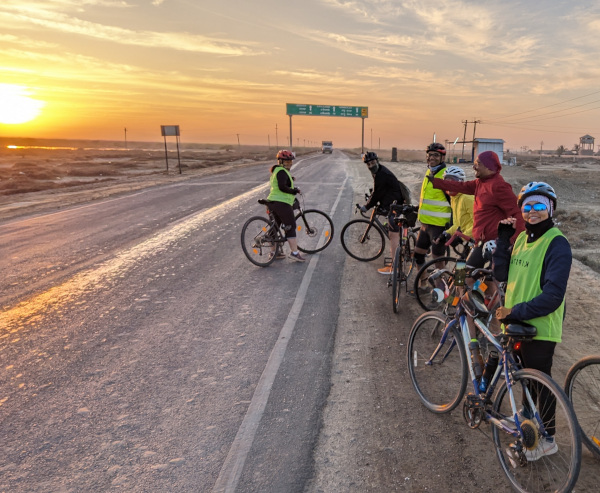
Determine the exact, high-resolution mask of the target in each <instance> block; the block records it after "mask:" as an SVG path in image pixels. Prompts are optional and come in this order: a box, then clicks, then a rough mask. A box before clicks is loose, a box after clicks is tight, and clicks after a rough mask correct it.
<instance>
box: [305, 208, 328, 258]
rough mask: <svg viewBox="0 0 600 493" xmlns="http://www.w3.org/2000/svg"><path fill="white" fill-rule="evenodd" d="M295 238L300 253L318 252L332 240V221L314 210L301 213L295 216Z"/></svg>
mask: <svg viewBox="0 0 600 493" xmlns="http://www.w3.org/2000/svg"><path fill="white" fill-rule="evenodd" d="M296 237H297V239H298V250H300V251H301V252H304V253H317V252H320V251H321V250H324V249H325V248H327V247H328V246H329V244H330V243H331V240H333V221H332V220H331V218H330V217H329V216H328V215H327V214H325V213H324V212H322V211H318V210H316V209H309V210H306V211H301V212H299V213H298V214H297V215H296Z"/></svg>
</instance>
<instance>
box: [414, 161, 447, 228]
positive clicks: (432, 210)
mask: <svg viewBox="0 0 600 493" xmlns="http://www.w3.org/2000/svg"><path fill="white" fill-rule="evenodd" d="M444 170H445V168H442V169H441V170H440V171H438V172H437V173H436V174H435V175H434V177H435V178H443V177H444ZM430 174H431V170H430V169H428V170H427V173H425V178H424V179H423V184H422V185H421V200H420V202H419V221H420V222H421V224H432V225H434V226H445V225H446V223H448V222H450V220H451V219H452V208H451V207H450V203H449V202H448V199H447V198H446V194H445V193H444V191H443V190H440V189H438V188H433V184H432V183H431V182H430V181H429V179H428V178H427V176H428V175H430Z"/></svg>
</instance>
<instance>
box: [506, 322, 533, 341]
mask: <svg viewBox="0 0 600 493" xmlns="http://www.w3.org/2000/svg"><path fill="white" fill-rule="evenodd" d="M504 334H505V335H507V336H510V337H520V338H530V337H535V336H536V335H537V329H536V328H535V327H534V326H533V325H531V324H527V323H524V322H518V323H509V324H506V325H505V327H504Z"/></svg>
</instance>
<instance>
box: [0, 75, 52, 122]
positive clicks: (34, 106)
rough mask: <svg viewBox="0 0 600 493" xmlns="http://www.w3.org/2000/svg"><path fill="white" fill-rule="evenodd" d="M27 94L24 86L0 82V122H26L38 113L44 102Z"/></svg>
mask: <svg viewBox="0 0 600 493" xmlns="http://www.w3.org/2000/svg"><path fill="white" fill-rule="evenodd" d="M27 94H28V89H27V88H26V87H24V86H18V85H14V84H0V123H5V124H7V125H11V124H18V123H26V122H28V121H31V120H33V119H34V118H36V117H38V116H39V115H40V113H41V112H42V108H43V107H44V105H45V104H46V103H44V102H43V101H39V100H37V99H33V98H30V97H29V96H28V95H27Z"/></svg>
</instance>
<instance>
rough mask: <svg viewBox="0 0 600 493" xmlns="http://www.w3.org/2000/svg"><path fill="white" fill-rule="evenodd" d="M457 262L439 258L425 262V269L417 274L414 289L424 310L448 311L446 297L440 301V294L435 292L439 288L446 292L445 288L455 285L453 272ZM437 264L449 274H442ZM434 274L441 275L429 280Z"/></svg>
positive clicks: (421, 269)
mask: <svg viewBox="0 0 600 493" xmlns="http://www.w3.org/2000/svg"><path fill="white" fill-rule="evenodd" d="M456 260H457V259H456V258H455V257H439V258H436V259H431V260H430V261H428V262H425V263H424V264H423V267H421V268H420V269H419V272H417V275H416V276H415V283H414V287H413V289H414V292H415V298H416V299H417V303H419V305H420V306H421V308H423V310H425V311H433V310H435V311H440V312H443V313H446V312H447V311H448V308H447V306H446V305H447V302H446V300H445V296H444V297H443V298H441V299H440V296H441V295H440V293H439V292H437V291H435V292H434V289H436V288H438V289H441V290H444V292H445V288H450V286H451V285H452V284H453V282H452V281H453V272H454V266H455V265H456ZM437 263H440V264H443V266H444V267H443V268H444V269H445V270H447V271H448V272H443V273H440V271H439V270H437V266H436V264H437ZM434 272H435V273H436V274H439V275H437V277H436V279H435V280H434V279H433V278H432V279H431V280H430V279H429V278H430V276H431V274H432V273H434Z"/></svg>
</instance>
